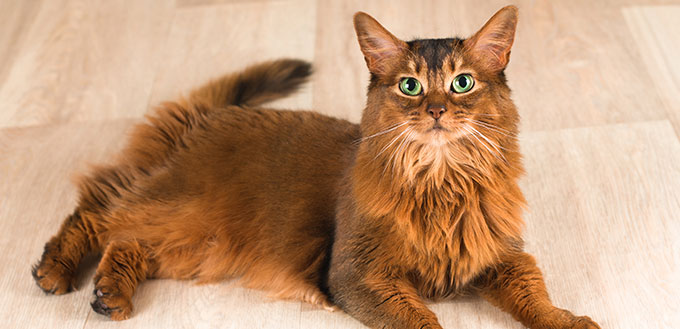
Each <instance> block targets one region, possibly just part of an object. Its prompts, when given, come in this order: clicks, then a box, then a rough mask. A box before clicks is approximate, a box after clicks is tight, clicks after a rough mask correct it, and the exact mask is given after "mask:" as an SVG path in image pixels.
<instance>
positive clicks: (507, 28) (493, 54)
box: [465, 6, 518, 72]
mask: <svg viewBox="0 0 680 329" xmlns="http://www.w3.org/2000/svg"><path fill="white" fill-rule="evenodd" d="M517 14H518V10H517V7H515V6H507V7H503V8H502V9H501V10H499V11H498V12H497V13H496V14H495V15H493V17H491V18H490V19H489V21H487V22H486V24H484V26H483V27H482V28H481V29H480V30H479V31H478V32H477V33H475V35H473V36H472V37H470V38H469V39H467V40H465V47H466V48H467V49H468V51H470V52H471V53H472V54H473V55H474V56H475V57H477V58H478V59H480V60H481V61H482V63H484V64H485V66H486V67H487V69H489V70H490V71H492V72H499V71H502V70H503V69H505V66H506V65H508V61H510V48H511V47H512V43H513V41H514V40H515V29H516V27H517Z"/></svg>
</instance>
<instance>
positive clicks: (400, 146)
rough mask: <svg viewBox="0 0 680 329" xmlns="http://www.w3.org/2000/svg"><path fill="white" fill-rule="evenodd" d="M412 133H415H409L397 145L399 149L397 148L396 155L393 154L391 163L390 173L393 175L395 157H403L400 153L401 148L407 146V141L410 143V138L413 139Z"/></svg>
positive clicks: (395, 163)
mask: <svg viewBox="0 0 680 329" xmlns="http://www.w3.org/2000/svg"><path fill="white" fill-rule="evenodd" d="M409 129H410V128H409ZM414 133H415V132H414V131H413V130H411V131H409V133H408V135H406V136H405V137H404V139H402V141H401V143H400V144H399V147H397V151H396V153H395V154H394V159H393V161H392V172H393V173H394V168H395V167H396V166H397V157H399V156H402V157H403V154H402V153H401V151H402V150H403V148H404V147H405V146H406V144H408V143H407V141H410V140H411V138H412V137H413V134H414Z"/></svg>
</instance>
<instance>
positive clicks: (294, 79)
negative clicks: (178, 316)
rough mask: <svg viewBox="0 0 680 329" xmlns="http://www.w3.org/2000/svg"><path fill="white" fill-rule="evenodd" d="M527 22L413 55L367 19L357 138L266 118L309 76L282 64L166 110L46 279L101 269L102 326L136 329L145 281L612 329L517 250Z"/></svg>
mask: <svg viewBox="0 0 680 329" xmlns="http://www.w3.org/2000/svg"><path fill="white" fill-rule="evenodd" d="M516 24H517V9H516V8H515V7H512V6H509V7H505V8H503V9H501V10H500V11H499V12H498V13H496V14H495V15H494V16H493V17H492V18H491V19H490V20H489V21H488V22H487V23H486V25H484V26H483V27H482V28H481V29H480V30H479V32H477V33H476V34H475V35H473V36H472V37H470V38H468V39H458V38H451V39H423V40H413V41H410V42H404V41H401V40H399V39H398V38H396V37H395V36H393V35H392V34H391V33H390V32H388V31H387V30H386V29H385V28H383V27H382V26H381V25H380V24H379V23H378V22H377V21H376V20H374V19H373V18H372V17H370V16H369V15H367V14H365V13H357V14H356V15H355V16H354V26H355V29H356V32H357V36H358V40H359V45H360V47H361V51H362V52H363V54H364V57H365V59H366V64H367V66H368V69H369V71H370V73H371V81H370V85H369V87H368V96H367V105H366V108H365V109H364V112H363V117H362V120H361V124H359V125H356V124H352V123H350V122H347V121H344V120H339V119H335V118H331V117H327V116H323V115H320V114H317V113H313V112H303V111H281V110H271V109H263V108H260V107H259V106H260V105H261V104H263V103H265V102H267V101H270V100H273V99H277V98H280V97H283V96H286V95H288V94H290V93H292V92H294V91H295V90H296V89H297V88H298V87H299V86H300V85H301V84H302V83H304V82H305V81H306V79H307V77H308V76H309V75H310V73H311V67H310V64H308V63H306V62H303V61H299V60H289V59H284V60H278V61H273V62H268V63H262V64H259V65H255V66H252V67H249V68H247V69H246V70H244V71H243V72H239V73H235V74H231V75H227V76H225V77H223V78H221V79H219V80H216V81H214V82H211V83H209V84H207V85H205V86H203V87H201V88H199V89H197V90H196V91H194V92H193V93H191V94H190V96H189V97H188V98H187V99H184V100H180V101H177V102H170V103H164V104H162V105H161V106H159V107H158V108H157V109H156V111H155V114H154V115H152V116H149V117H148V122H147V123H143V124H140V125H139V126H138V127H137V128H136V130H135V131H134V133H133V134H132V136H131V140H130V143H129V145H128V146H127V148H126V149H125V150H124V151H123V152H122V153H121V154H120V155H119V156H118V157H117V159H116V161H115V162H114V163H113V164H111V165H108V166H103V167H99V168H96V169H95V170H94V171H93V172H92V173H91V174H90V175H88V176H86V177H84V178H83V179H82V180H81V183H80V186H79V189H80V200H79V202H78V205H77V207H76V209H75V210H74V212H73V214H72V215H70V216H69V217H68V218H66V220H65V221H64V223H63V224H62V226H61V229H60V230H59V233H58V234H57V235H56V236H54V237H53V238H52V239H51V240H50V241H49V242H48V243H47V244H46V245H45V251H44V253H43V255H42V258H41V259H40V261H39V263H38V264H37V265H36V266H35V267H34V269H33V276H34V278H35V280H36V281H37V283H38V285H39V287H40V288H42V289H43V290H44V291H46V292H48V293H52V294H64V293H66V292H68V291H70V290H71V289H72V288H73V285H74V278H75V274H76V273H75V271H76V268H77V265H78V264H79V262H80V260H81V258H82V257H83V256H84V255H86V254H87V253H90V252H96V253H101V254H102V259H101V262H100V263H99V266H98V268H97V273H96V276H95V279H94V282H95V292H94V294H95V296H94V297H95V301H94V302H93V303H92V307H93V309H94V310H95V311H96V312H98V313H101V314H104V315H107V316H109V317H110V318H111V319H113V320H123V319H127V318H128V317H129V316H130V315H131V312H132V302H131V298H132V295H133V293H134V291H135V288H136V287H137V285H138V284H140V283H141V282H142V281H144V280H146V279H148V278H174V279H198V280H199V281H200V282H216V281H220V280H224V279H228V278H233V277H238V278H240V280H241V282H242V283H243V284H244V285H246V286H248V287H253V288H257V289H264V290H268V291H271V292H272V293H273V294H274V295H275V296H277V297H280V298H289V299H299V300H303V301H306V302H309V303H313V304H318V305H321V306H323V307H326V308H329V309H333V308H336V307H339V308H340V309H342V310H343V311H345V312H347V313H348V314H350V315H351V316H353V317H355V318H356V319H358V320H359V321H361V322H362V323H364V324H365V325H367V326H369V327H371V328H416V329H423V328H441V326H440V325H439V323H438V321H437V318H436V316H435V315H434V313H432V312H431V311H430V310H429V309H428V308H427V307H426V306H425V304H424V302H423V299H439V298H445V297H449V296H454V295H456V294H457V293H461V292H464V291H466V292H470V291H473V292H477V293H479V294H480V295H481V296H483V297H484V298H486V299H488V300H489V301H490V302H491V303H493V304H495V305H497V306H498V307H500V308H501V309H503V310H504V311H507V312H509V313H511V314H512V315H513V316H514V317H515V318H516V319H517V320H519V321H521V322H522V323H523V324H524V325H526V326H528V327H531V328H599V326H598V325H597V324H596V323H595V322H593V321H592V320H590V318H588V317H578V316H574V315H573V314H571V313H570V312H568V311H566V310H562V309H559V308H556V307H555V306H553V305H552V303H551V302H550V300H549V298H548V294H547V292H546V288H545V285H544V283H543V279H542V276H541V272H540V270H539V269H538V267H537V266H536V262H535V261H534V258H533V257H532V256H530V255H528V254H526V253H525V252H524V251H523V250H522V245H523V242H522V238H521V228H522V219H521V209H522V207H523V206H524V203H525V202H524V198H523V196H522V193H521V191H520V189H519V187H518V185H517V179H518V178H519V176H520V175H521V174H522V164H521V161H520V153H519V148H518V143H517V140H516V136H517V125H518V120H519V117H518V114H517V110H516V108H515V106H514V104H513V103H512V101H511V99H510V89H509V88H508V85H507V83H506V79H505V75H504V73H503V71H504V69H505V67H506V65H507V64H508V61H509V55H510V48H511V46H512V43H513V40H514V33H515V26H516Z"/></svg>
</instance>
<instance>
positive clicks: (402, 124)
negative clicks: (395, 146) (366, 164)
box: [354, 120, 409, 144]
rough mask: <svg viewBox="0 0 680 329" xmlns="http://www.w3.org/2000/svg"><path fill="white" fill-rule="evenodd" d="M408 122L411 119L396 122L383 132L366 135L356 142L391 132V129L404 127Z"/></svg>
mask: <svg viewBox="0 0 680 329" xmlns="http://www.w3.org/2000/svg"><path fill="white" fill-rule="evenodd" d="M408 123H409V120H406V121H404V122H402V123H398V124H395V125H393V126H391V127H389V128H387V129H385V130H383V131H381V132H378V133H375V134H373V135H370V136H366V137H362V138H359V139H357V140H355V141H354V143H355V144H358V143H360V142H363V141H365V140H367V139H371V138H374V137H378V136H380V135H384V134H387V133H389V132H391V131H394V130H395V129H398V128H399V127H402V126H404V125H406V124H408Z"/></svg>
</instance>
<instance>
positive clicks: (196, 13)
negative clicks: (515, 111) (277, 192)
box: [0, 0, 680, 329]
mask: <svg viewBox="0 0 680 329" xmlns="http://www.w3.org/2000/svg"><path fill="white" fill-rule="evenodd" d="M506 1H507V0H506ZM506 1H500V0H492V1H484V2H483V3H481V2H482V1H467V0H466V1H463V0H458V1H453V0H446V1H444V0H442V1H414V0H399V1H395V0H374V1H363V0H349V1H344V0H343V1H340V0H338V1H331V0H323V1H322V0H320V1H313V0H254V1H247V0H176V1H175V0H145V1H141V0H135V1H132V0H130V1H109V0H61V1H54V0H43V1H41V0H24V1H15V0H0V291H1V292H2V293H0V319H1V320H0V322H1V323H2V324H3V325H2V326H3V327H5V328H12V327H16V328H216V327H220V328H362V326H361V325H360V324H359V323H358V322H357V321H355V320H353V319H352V318H350V317H349V316H347V315H345V314H343V313H341V312H336V313H328V312H325V311H322V310H317V309H315V308H312V307H311V306H308V305H306V304H301V303H297V302H283V301H272V300H269V299H268V298H267V297H266V295H265V294H263V293H261V292H258V291H252V290H247V289H243V288H240V287H238V286H236V285H233V284H230V283H228V282H227V283H224V284H219V285H205V286H197V285H194V284H193V283H191V282H178V281H148V282H145V283H144V284H142V285H141V287H140V288H139V290H138V292H137V294H136V295H135V296H134V299H133V302H134V304H135V307H136V309H135V312H134V314H133V317H132V318H131V319H130V320H127V321H124V322H122V323H114V322H112V321H109V320H108V319H106V318H105V317H103V316H100V315H98V314H96V313H94V312H93V311H92V310H91V308H90V305H89V301H90V299H91V297H92V296H91V292H92V279H91V277H92V275H93V272H94V266H95V264H96V259H91V260H89V261H88V262H86V264H84V266H83V268H84V272H83V274H82V275H81V277H80V280H79V282H80V283H79V288H80V289H79V291H77V292H75V293H71V294H68V295H64V296H56V297H55V296H46V295H44V294H43V293H42V292H41V291H40V290H39V289H38V287H36V285H35V284H34V282H33V279H32V278H31V276H30V274H29V270H30V267H31V265H32V264H33V263H34V262H35V261H36V260H37V259H38V257H39V256H40V254H41V252H42V246H43V244H44V243H45V241H46V240H47V239H48V238H49V237H50V236H51V235H52V234H54V233H55V232H56V230H57V228H58V226H59V224H60V222H61V220H62V219H63V218H64V216H65V215H67V214H68V213H69V211H71V210H72V209H73V207H74V205H75V202H76V191H75V188H74V186H73V185H72V184H71V182H70V177H71V176H72V175H73V174H74V173H77V172H79V171H81V170H83V169H85V168H87V166H88V164H91V163H97V162H101V161H105V160H106V159H108V158H109V156H110V155H111V154H112V153H113V152H114V151H115V150H118V149H120V147H121V146H122V145H123V142H124V137H125V135H126V132H127V131H128V130H129V128H130V126H131V125H132V124H133V123H135V122H138V121H139V120H140V119H141V118H142V116H143V114H144V113H145V112H146V111H147V109H148V108H149V106H151V105H153V104H155V103H157V102H159V101H162V100H165V99H170V98H174V97H176V96H177V95H178V94H179V93H181V92H183V91H186V90H187V89H188V88H190V87H192V86H195V85H197V84H198V83H200V82H203V81H206V80H207V79H208V78H211V77H215V76H216V75H219V74H221V73H224V72H228V71H232V70H236V69H239V68H241V67H243V66H244V65H246V64H249V63H253V62H254V61H257V60H263V59H269V58H278V57H284V56H288V57H297V58H303V59H308V60H311V61H313V62H314V64H315V66H316V73H315V77H314V79H313V81H312V83H311V84H310V85H309V86H308V87H307V88H306V89H305V90H304V91H303V92H302V93H300V94H298V95H296V96H294V97H293V98H290V99H287V100H284V101H279V102H277V103H276V104H275V106H277V107H293V108H305V109H309V108H312V109H314V110H316V111H319V112H321V113H325V114H330V115H334V116H338V117H342V118H347V119H350V120H353V121H357V120H358V119H359V118H360V115H361V110H362V108H363V104H364V102H365V88H366V84H367V83H366V82H367V78H368V74H367V71H366V69H365V66H364V62H363V60H362V57H361V54H360V52H359V49H358V46H357V43H356V41H355V39H354V32H353V30H352V25H351V15H352V14H353V13H354V12H355V11H357V10H364V11H367V12H369V13H371V14H373V15H374V16H375V17H376V18H378V19H379V20H380V21H381V22H382V23H384V25H385V26H386V27H388V28H389V29H391V30H392V31H393V32H394V33H395V34H396V35H398V36H400V37H402V38H406V39H408V38H411V37H416V36H418V37H446V36H452V35H460V36H467V35H469V34H471V33H472V32H474V31H475V29H476V28H478V27H480V26H481V24H483V23H484V21H485V20H486V19H487V18H488V17H490V15H491V14H493V12H495V11H496V10H497V9H499V8H500V7H501V6H503V5H505V4H507V3H506ZM515 3H516V4H517V5H518V6H519V8H520V23H519V29H518V36H517V39H516V43H515V46H514V48H513V52H512V60H511V62H510V66H509V68H508V70H507V74H508V78H509V83H510V86H511V87H512V88H513V90H514V94H513V97H514V99H515V101H516V103H517V105H518V106H519V108H520V113H521V115H522V117H523V122H522V131H523V132H522V135H521V144H522V148H523V152H524V155H525V163H526V167H527V175H526V176H525V178H524V179H523V180H522V187H523V189H524V191H525V193H526V195H527V198H528V200H529V204H530V209H529V210H528V211H527V213H526V222H527V225H526V231H525V240H526V242H527V249H528V251H530V252H532V253H533V254H535V255H536V257H537V259H538V262H539V265H540V266H541V268H542V269H543V272H544V274H545V278H546V281H547V285H548V289H549V291H550V293H551V294H552V298H553V301H554V302H555V303H556V304H557V305H558V306H561V307H564V308H568V309H570V310H573V311H574V312H575V313H578V314H587V315H590V316H591V317H592V318H593V319H595V320H597V321H598V322H599V323H600V324H602V327H603V328H636V329H639V328H680V142H679V140H678V136H680V60H678V52H680V46H679V45H680V21H679V19H680V2H678V1H675V2H671V1H661V0H621V1H615V0H606V1H590V0H569V1H548V0H526V1H516V2H515ZM432 308H433V309H434V310H435V312H436V313H437V314H438V315H439V317H440V319H441V321H442V323H443V325H444V327H445V328H521V326H520V325H519V324H518V323H516V322H514V321H513V320H512V318H511V317H510V316H508V315H506V314H504V313H502V312H501V311H499V310H497V309H495V308H494V307H492V306H490V305H488V304H487V303H485V302H483V301H482V300H479V299H477V298H475V297H466V298H462V299H459V300H454V301H450V302H445V303H437V304H433V305H432Z"/></svg>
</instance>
